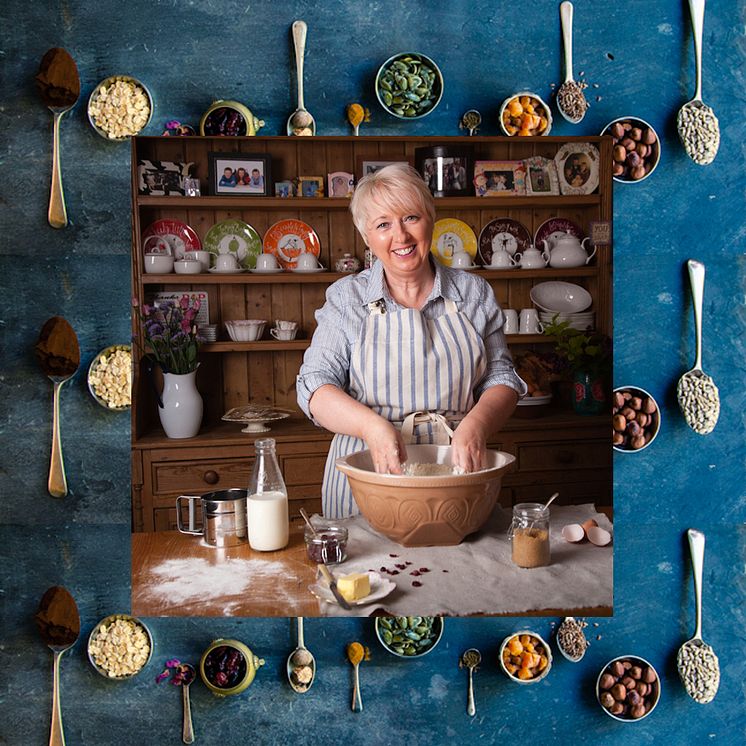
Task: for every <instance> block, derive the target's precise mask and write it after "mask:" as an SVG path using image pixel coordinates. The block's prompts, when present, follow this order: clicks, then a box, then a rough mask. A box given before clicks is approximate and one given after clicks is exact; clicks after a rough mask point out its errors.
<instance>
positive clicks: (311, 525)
mask: <svg viewBox="0 0 746 746" xmlns="http://www.w3.org/2000/svg"><path fill="white" fill-rule="evenodd" d="M300 515H301V518H302V519H303V520H304V521H305V522H306V525H307V526H308V528H310V529H311V533H312V534H313V535H314V536H318V535H319V534H318V531H316V529H315V528H314V526H313V523H311V519H310V518H309V517H308V513H306V511H305V510H304V509H303V508H301V509H300Z"/></svg>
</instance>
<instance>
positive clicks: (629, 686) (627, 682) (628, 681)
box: [622, 676, 635, 692]
mask: <svg viewBox="0 0 746 746" xmlns="http://www.w3.org/2000/svg"><path fill="white" fill-rule="evenodd" d="M622 684H624V687H625V688H626V690H627V691H628V692H631V691H632V690H633V689H634V688H635V680H634V679H633V678H632V677H631V676H625V677H624V678H623V679H622Z"/></svg>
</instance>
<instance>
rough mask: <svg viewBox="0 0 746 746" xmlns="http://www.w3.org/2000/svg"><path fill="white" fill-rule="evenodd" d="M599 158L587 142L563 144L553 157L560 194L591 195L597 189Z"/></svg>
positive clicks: (594, 147)
mask: <svg viewBox="0 0 746 746" xmlns="http://www.w3.org/2000/svg"><path fill="white" fill-rule="evenodd" d="M599 162H600V156H599V153H598V148H596V146H595V145H592V144H591V143H589V142H568V143H565V144H564V145H563V146H562V147H561V148H560V149H559V150H558V151H557V155H556V156H554V163H555V164H556V166H557V176H558V177H559V186H560V192H561V193H562V194H592V193H593V192H595V191H596V189H597V188H598V171H599Z"/></svg>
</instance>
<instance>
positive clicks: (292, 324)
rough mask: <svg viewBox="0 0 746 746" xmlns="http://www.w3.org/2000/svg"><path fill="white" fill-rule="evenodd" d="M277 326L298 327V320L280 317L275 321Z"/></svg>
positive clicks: (282, 327) (280, 327)
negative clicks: (285, 319) (286, 319)
mask: <svg viewBox="0 0 746 746" xmlns="http://www.w3.org/2000/svg"><path fill="white" fill-rule="evenodd" d="M275 327H276V328H277V329H297V328H298V322H297V321H282V320H280V319H277V321H275Z"/></svg>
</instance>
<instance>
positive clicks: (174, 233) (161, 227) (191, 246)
mask: <svg viewBox="0 0 746 746" xmlns="http://www.w3.org/2000/svg"><path fill="white" fill-rule="evenodd" d="M151 236H156V237H157V238H161V239H163V240H165V241H166V242H167V243H168V245H169V246H170V247H171V254H172V255H173V257H174V259H176V260H178V259H183V258H184V254H186V253H187V252H188V251H200V250H201V249H202V242H201V241H200V240H199V236H198V235H197V231H195V230H194V228H192V227H191V226H189V225H187V224H186V223H182V222H181V220H174V219H173V218H164V219H162V220H156V221H155V222H154V223H151V224H150V225H149V226H148V227H147V228H146V229H145V230H144V231H143V232H142V243H143V245H144V244H145V241H147V239H148V238H150V237H151ZM151 251H152V249H151Z"/></svg>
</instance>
